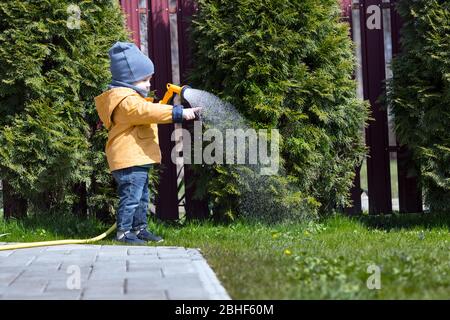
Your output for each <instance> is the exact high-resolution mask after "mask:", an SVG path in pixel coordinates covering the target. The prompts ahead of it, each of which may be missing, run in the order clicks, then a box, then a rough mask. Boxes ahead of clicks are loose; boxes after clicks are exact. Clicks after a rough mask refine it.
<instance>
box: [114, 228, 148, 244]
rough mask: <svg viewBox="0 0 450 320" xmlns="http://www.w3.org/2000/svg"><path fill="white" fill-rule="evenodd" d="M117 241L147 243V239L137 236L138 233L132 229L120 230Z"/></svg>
mask: <svg viewBox="0 0 450 320" xmlns="http://www.w3.org/2000/svg"><path fill="white" fill-rule="evenodd" d="M116 240H117V241H120V242H125V243H128V244H133V245H134V244H136V245H145V244H146V243H145V241H143V240H141V239H139V238H138V237H136V234H134V233H133V232H130V231H126V232H119V233H118V234H117V237H116Z"/></svg>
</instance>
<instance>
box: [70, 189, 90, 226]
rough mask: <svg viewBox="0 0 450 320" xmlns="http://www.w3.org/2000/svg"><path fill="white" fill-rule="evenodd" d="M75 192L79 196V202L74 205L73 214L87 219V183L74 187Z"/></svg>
mask: <svg viewBox="0 0 450 320" xmlns="http://www.w3.org/2000/svg"><path fill="white" fill-rule="evenodd" d="M73 191H74V193H75V194H77V195H78V201H77V202H75V203H74V204H73V207H72V212H73V214H75V215H76V216H78V217H80V218H83V219H86V218H87V190H86V183H84V182H82V183H77V184H75V185H74V186H73Z"/></svg>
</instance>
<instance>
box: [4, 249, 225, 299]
mask: <svg viewBox="0 0 450 320" xmlns="http://www.w3.org/2000/svg"><path fill="white" fill-rule="evenodd" d="M2 244H6V243H0V245H2ZM1 299H36V300H42V299H49V300H65V299H68V300H79V299H81V300H89V299H96V300H97V299H98V300H105V299H114V300H125V299H130V300H135V299H142V300H149V299H150V300H167V299H173V300H177V299H202V300H203V299H206V300H212V299H225V300H228V299H230V296H229V295H228V293H227V292H226V291H225V289H224V287H223V286H222V285H221V283H220V281H219V280H218V279H217V277H216V275H215V273H214V271H213V270H212V269H211V268H210V266H209V265H208V263H207V262H206V260H205V259H204V257H203V256H202V254H201V253H200V251H199V249H190V248H183V247H162V246H160V247H137V246H102V245H63V246H52V247H42V248H28V249H17V250H10V251H0V300H1Z"/></svg>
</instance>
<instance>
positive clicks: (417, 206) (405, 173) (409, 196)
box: [391, 0, 423, 213]
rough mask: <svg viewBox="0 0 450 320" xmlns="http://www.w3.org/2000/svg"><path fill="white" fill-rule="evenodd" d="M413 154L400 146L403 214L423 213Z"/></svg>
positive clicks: (397, 24) (395, 27)
mask: <svg viewBox="0 0 450 320" xmlns="http://www.w3.org/2000/svg"><path fill="white" fill-rule="evenodd" d="M397 2H398V1H397V0H391V21H392V53H393V56H394V57H395V55H397V54H399V53H400V51H401V48H400V29H401V27H402V21H401V18H400V15H399V14H398V12H397V10H396V8H395V5H396V4H397ZM411 158H412V157H411V152H410V151H409V150H408V147H407V146H400V147H399V148H398V149H397V170H398V197H399V207H400V212H401V213H414V212H422V211H423V207H422V193H421V189H420V187H419V183H418V176H419V174H420V172H419V171H420V169H419V168H416V167H415V165H414V163H413V161H412V159H411Z"/></svg>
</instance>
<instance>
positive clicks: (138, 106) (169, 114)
mask: <svg viewBox="0 0 450 320" xmlns="http://www.w3.org/2000/svg"><path fill="white" fill-rule="evenodd" d="M120 108H121V109H122V110H121V111H122V112H121V113H122V114H123V115H124V117H123V118H122V117H120V118H122V119H120V118H118V119H117V118H116V121H117V122H127V123H130V124H132V125H136V126H137V125H144V124H149V123H159V124H164V123H172V122H174V121H173V120H174V119H173V113H174V110H173V108H174V107H173V106H171V105H167V104H160V103H153V102H150V101H146V100H145V99H142V98H141V97H137V96H129V97H127V98H126V99H124V100H123V101H122V103H121V106H120Z"/></svg>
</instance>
